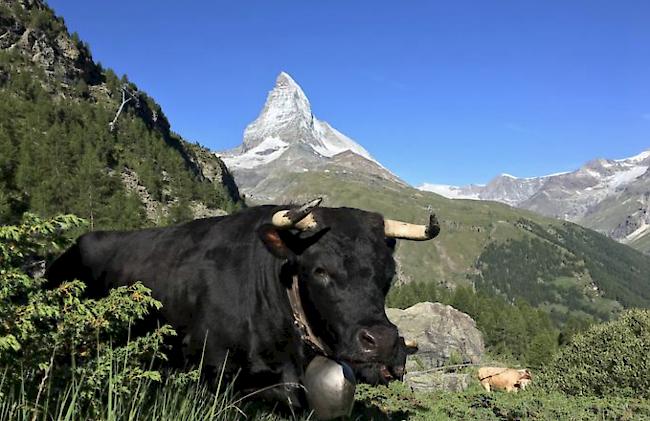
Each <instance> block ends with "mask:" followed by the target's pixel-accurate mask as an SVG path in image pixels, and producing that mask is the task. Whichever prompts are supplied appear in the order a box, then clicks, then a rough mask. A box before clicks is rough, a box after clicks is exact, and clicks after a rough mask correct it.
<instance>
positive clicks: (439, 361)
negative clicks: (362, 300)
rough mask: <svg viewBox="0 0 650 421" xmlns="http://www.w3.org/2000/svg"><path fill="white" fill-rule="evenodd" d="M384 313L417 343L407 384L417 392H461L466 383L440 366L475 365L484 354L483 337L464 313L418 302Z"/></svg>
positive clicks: (441, 305)
mask: <svg viewBox="0 0 650 421" xmlns="http://www.w3.org/2000/svg"><path fill="white" fill-rule="evenodd" d="M386 314H387V315H388V318H389V319H390V321H391V322H393V323H394V324H395V325H396V326H397V327H398V329H399V331H400V334H401V335H402V336H404V337H405V338H407V339H413V340H416V341H417V343H418V348H419V349H418V352H417V353H416V354H414V355H412V356H410V357H409V359H408V361H407V365H406V370H407V373H408V374H407V377H406V381H407V383H409V384H410V385H411V387H413V388H417V389H440V388H443V389H446V390H462V389H464V388H465V387H467V385H468V382H469V380H468V379H467V378H466V376H464V375H461V374H454V373H452V374H453V375H450V374H445V373H443V372H442V371H437V370H436V369H437V368H439V367H443V366H447V365H453V364H478V363H479V362H480V361H481V358H482V357H483V354H484V352H485V345H484V343H483V335H482V334H481V332H480V331H479V330H478V329H477V328H476V322H475V321H474V320H473V319H472V318H471V317H470V316H468V315H467V314H465V313H463V312H461V311H458V310H456V309H455V308H453V307H451V306H448V305H444V304H440V303H430V302H424V303H418V304H416V305H414V306H412V307H409V308H407V309H406V310H400V309H394V308H388V309H386Z"/></svg>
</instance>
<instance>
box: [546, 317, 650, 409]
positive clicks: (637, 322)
mask: <svg viewBox="0 0 650 421" xmlns="http://www.w3.org/2000/svg"><path fill="white" fill-rule="evenodd" d="M539 381H540V384H541V385H543V386H544V387H545V388H547V389H551V390H559V391H562V392H564V393H567V394H571V395H582V396H589V395H595V396H621V397H644V398H650V310H628V311H626V312H625V313H623V314H622V315H621V316H620V317H619V318H618V319H617V320H614V321H611V322H608V323H604V324H599V325H595V326H592V327H591V328H590V329H589V330H587V331H586V332H584V333H581V334H577V335H575V336H574V337H573V339H572V340H571V342H570V343H569V344H568V345H567V346H565V347H564V348H562V349H561V350H560V352H559V353H558V354H557V355H556V356H555V358H554V359H553V361H552V362H551V363H550V364H549V365H548V366H547V367H546V368H545V370H544V372H543V374H542V375H541V376H540V379H539Z"/></svg>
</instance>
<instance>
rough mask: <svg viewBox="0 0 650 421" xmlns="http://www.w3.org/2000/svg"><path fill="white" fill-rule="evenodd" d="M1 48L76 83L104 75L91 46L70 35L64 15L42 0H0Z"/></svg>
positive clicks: (94, 81) (95, 81)
mask: <svg viewBox="0 0 650 421" xmlns="http://www.w3.org/2000/svg"><path fill="white" fill-rule="evenodd" d="M0 50H7V51H15V52H17V53H18V54H21V55H23V56H26V57H28V58H29V59H30V61H32V62H33V63H34V64H36V65H37V66H38V67H39V68H41V69H42V70H43V71H45V73H46V74H47V75H52V76H55V77H57V78H59V79H62V81H63V83H68V84H72V83H74V81H75V80H77V79H79V78H81V79H83V80H84V81H85V82H86V83H88V84H95V83H97V82H98V81H99V80H100V79H101V70H100V68H99V67H98V66H97V65H96V64H95V63H94V61H93V59H92V56H91V54H90V51H89V50H88V48H87V46H86V45H85V44H84V43H82V42H81V41H80V40H79V39H78V38H77V37H76V36H70V35H69V34H68V32H67V30H66V28H65V24H64V23H63V20H62V19H61V18H57V17H55V16H54V14H53V13H52V11H51V10H50V9H49V8H48V7H47V5H45V3H44V2H43V1H41V0H0Z"/></svg>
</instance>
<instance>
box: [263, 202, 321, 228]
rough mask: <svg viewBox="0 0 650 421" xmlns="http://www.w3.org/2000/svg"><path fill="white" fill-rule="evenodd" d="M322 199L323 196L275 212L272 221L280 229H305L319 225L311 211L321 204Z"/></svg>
mask: <svg viewBox="0 0 650 421" xmlns="http://www.w3.org/2000/svg"><path fill="white" fill-rule="evenodd" d="M322 201H323V198H322V197H319V198H318V199H314V200H312V201H310V202H307V203H305V204H304V205H302V206H300V207H298V208H293V209H289V210H281V211H278V212H276V213H274V214H273V219H272V220H271V223H272V224H273V226H275V227H276V228H280V229H291V228H296V229H299V230H301V231H305V230H308V229H312V228H315V227H316V225H317V224H316V219H314V215H312V214H311V211H312V210H314V208H315V207H317V206H318V205H320V202H322Z"/></svg>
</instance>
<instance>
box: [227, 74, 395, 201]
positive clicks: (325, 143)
mask: <svg viewBox="0 0 650 421" xmlns="http://www.w3.org/2000/svg"><path fill="white" fill-rule="evenodd" d="M350 154H351V155H350ZM218 155H219V156H220V157H221V158H222V159H223V160H224V162H225V163H226V165H227V166H228V168H229V169H231V170H232V171H233V173H234V175H235V178H236V179H237V183H238V184H240V186H241V187H242V190H243V191H244V192H246V193H249V194H251V192H256V193H257V191H256V190H255V189H256V188H257V187H258V186H259V188H260V189H263V187H262V186H261V184H260V183H262V182H263V181H264V180H265V179H268V178H269V176H270V175H271V174H279V173H281V172H285V173H286V172H305V171H310V170H314V169H317V168H322V167H323V166H327V165H338V166H342V165H347V166H349V165H351V164H350V162H351V160H353V161H355V162H356V164H355V165H353V167H354V168H358V170H359V171H364V169H365V171H366V174H374V175H376V176H380V177H384V178H387V179H391V180H399V179H398V178H397V177H396V176H395V175H394V174H392V173H390V171H388V170H387V169H386V168H384V167H383V166H382V165H381V164H379V163H378V162H377V161H376V160H375V159H374V158H373V157H372V156H371V155H370V153H368V151H367V150H365V149H364V148H363V147H362V146H361V145H359V144H358V143H356V142H355V141H354V140H352V139H351V138H349V137H348V136H346V135H344V134H343V133H341V132H339V131H338V130H336V129H335V128H334V127H332V126H331V125H329V124H328V123H327V122H325V121H321V120H319V119H317V118H316V117H315V116H314V114H313V112H312V108H311V104H310V102H309V99H308V98H307V96H306V95H305V92H304V91H303V90H302V88H301V87H300V85H298V83H296V81H295V80H294V79H293V78H292V77H291V76H289V74H287V73H286V72H281V73H280V74H279V75H278V77H277V78H276V81H275V86H274V87H273V89H272V90H271V91H270V92H269V93H268V95H267V98H266V102H265V103H264V107H263V108H262V111H261V112H260V114H259V115H258V116H257V118H256V119H255V121H253V122H252V123H250V124H249V125H248V126H247V127H246V129H245V130H244V139H243V142H242V144H241V145H240V146H238V147H237V148H235V149H232V150H230V151H226V152H223V153H219V154H218ZM355 157H356V158H355ZM346 171H347V170H346ZM400 182H401V181H400ZM267 184H269V182H268V180H267V181H266V182H265V183H264V186H265V187H264V188H266V189H267V190H268V186H267Z"/></svg>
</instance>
